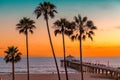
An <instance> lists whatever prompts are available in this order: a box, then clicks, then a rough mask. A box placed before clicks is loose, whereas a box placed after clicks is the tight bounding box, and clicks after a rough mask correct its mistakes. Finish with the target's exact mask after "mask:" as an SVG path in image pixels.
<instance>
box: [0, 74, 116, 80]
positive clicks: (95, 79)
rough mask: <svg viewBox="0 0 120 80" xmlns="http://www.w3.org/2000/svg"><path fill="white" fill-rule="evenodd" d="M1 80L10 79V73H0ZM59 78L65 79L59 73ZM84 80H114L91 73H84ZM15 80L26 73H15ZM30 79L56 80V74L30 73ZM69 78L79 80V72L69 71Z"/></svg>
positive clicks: (25, 77)
mask: <svg viewBox="0 0 120 80" xmlns="http://www.w3.org/2000/svg"><path fill="white" fill-rule="evenodd" d="M0 76H1V77H2V80H11V76H10V74H4V75H0ZM61 78H62V79H61V80H66V79H65V74H61ZM84 79H85V80H114V79H111V78H109V77H106V76H103V75H97V74H91V73H84ZM15 80H27V76H26V74H16V75H15ZM30 80H58V78H57V74H30ZM69 80H80V73H69Z"/></svg>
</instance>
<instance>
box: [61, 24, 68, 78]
mask: <svg viewBox="0 0 120 80" xmlns="http://www.w3.org/2000/svg"><path fill="white" fill-rule="evenodd" d="M62 30H63V26H62ZM62 39H63V51H64V67H65V74H66V80H68V72H67V62H66V50H65V39H64V33H63V32H62Z"/></svg>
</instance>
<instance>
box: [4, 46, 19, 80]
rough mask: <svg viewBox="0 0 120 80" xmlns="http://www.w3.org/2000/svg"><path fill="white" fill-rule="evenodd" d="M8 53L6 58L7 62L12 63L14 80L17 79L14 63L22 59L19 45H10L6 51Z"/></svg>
mask: <svg viewBox="0 0 120 80" xmlns="http://www.w3.org/2000/svg"><path fill="white" fill-rule="evenodd" d="M5 53H6V55H5V57H4V60H5V62H6V63H8V62H10V63H12V80H14V79H15V76H14V74H15V72H14V69H15V68H14V67H15V65H14V63H17V62H19V61H20V60H21V53H20V52H19V50H18V48H17V47H14V46H10V47H8V49H7V50H6V51H5Z"/></svg>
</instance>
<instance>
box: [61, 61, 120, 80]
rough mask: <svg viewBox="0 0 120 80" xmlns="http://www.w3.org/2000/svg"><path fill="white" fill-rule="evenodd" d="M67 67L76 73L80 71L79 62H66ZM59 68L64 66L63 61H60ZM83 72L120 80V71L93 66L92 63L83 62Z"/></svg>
mask: <svg viewBox="0 0 120 80" xmlns="http://www.w3.org/2000/svg"><path fill="white" fill-rule="evenodd" d="M66 64H67V67H69V68H72V69H75V70H77V71H81V70H80V65H81V64H80V62H79V60H72V61H69V60H67V61H66ZM61 66H64V60H61ZM82 67H83V71H84V72H89V73H95V74H103V75H106V76H109V77H111V78H114V79H115V80H120V69H118V68H113V67H109V66H106V65H103V64H93V63H87V62H83V66H82Z"/></svg>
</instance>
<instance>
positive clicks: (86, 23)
mask: <svg viewBox="0 0 120 80" xmlns="http://www.w3.org/2000/svg"><path fill="white" fill-rule="evenodd" d="M74 19H75V24H76V30H75V31H74V34H73V36H72V37H71V39H72V40H75V39H78V40H79V46H80V64H81V66H80V69H81V80H84V77H83V68H82V40H85V39H86V38H87V37H88V38H90V39H91V40H93V38H92V35H94V32H93V30H95V29H97V28H96V26H94V23H93V21H91V20H87V17H83V18H82V17H81V16H80V15H78V17H76V16H75V18H74Z"/></svg>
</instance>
